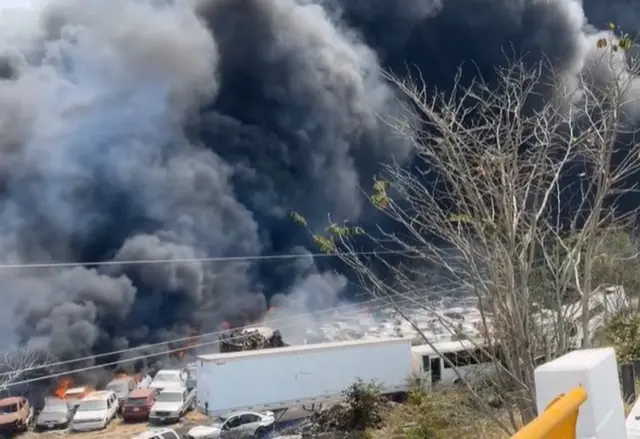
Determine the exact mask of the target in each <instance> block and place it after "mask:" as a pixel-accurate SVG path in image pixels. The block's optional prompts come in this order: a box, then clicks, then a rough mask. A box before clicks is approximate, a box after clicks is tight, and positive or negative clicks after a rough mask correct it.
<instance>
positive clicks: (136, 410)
mask: <svg viewBox="0 0 640 439" xmlns="http://www.w3.org/2000/svg"><path fill="white" fill-rule="evenodd" d="M158 393H159V392H158V389H149V388H147V389H138V390H134V391H133V392H131V393H130V394H129V397H128V398H127V400H126V401H125V403H124V406H123V407H122V418H123V419H124V420H125V422H140V421H146V420H148V419H149V412H151V407H152V406H153V404H155V402H156V398H157V397H158Z"/></svg>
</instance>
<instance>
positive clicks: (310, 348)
mask: <svg viewBox="0 0 640 439" xmlns="http://www.w3.org/2000/svg"><path fill="white" fill-rule="evenodd" d="M413 370H414V369H413V355H412V351H411V340H409V339H402V338H389V339H374V340H356V341H345V342H336V343H319V344H312V345H304V346H290V347H283V348H274V349H260V350H254V351H244V352H233V353H226V354H211V355H200V356H199V357H198V379H197V380H198V407H199V408H201V409H206V410H207V411H208V412H209V413H211V414H214V415H222V414H226V413H229V412H231V411H236V410H266V409H269V410H278V409H284V408H287V407H290V406H300V405H303V404H309V403H311V402H321V401H322V400H327V399H335V398H338V397H340V396H341V393H342V391H344V390H346V389H347V388H348V387H349V386H350V385H352V384H353V383H354V382H355V381H356V379H358V378H360V379H362V380H364V381H371V380H375V381H377V382H378V383H380V384H381V385H382V386H383V388H384V392H385V393H394V392H400V391H405V390H406V387H407V378H409V377H410V375H411V374H412V372H413Z"/></svg>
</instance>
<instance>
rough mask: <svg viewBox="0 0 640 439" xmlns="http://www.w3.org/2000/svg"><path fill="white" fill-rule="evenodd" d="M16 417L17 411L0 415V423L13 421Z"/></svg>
mask: <svg viewBox="0 0 640 439" xmlns="http://www.w3.org/2000/svg"><path fill="white" fill-rule="evenodd" d="M16 419H18V412H16V413H7V414H4V415H0V425H2V424H8V423H10V422H13V421H15V420H16Z"/></svg>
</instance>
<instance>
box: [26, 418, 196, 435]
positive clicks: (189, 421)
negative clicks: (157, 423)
mask: <svg viewBox="0 0 640 439" xmlns="http://www.w3.org/2000/svg"><path fill="white" fill-rule="evenodd" d="M206 421H207V417H206V416H204V415H203V414H201V413H197V412H190V413H188V414H187V416H185V418H184V419H183V420H182V421H181V422H180V423H179V424H176V425H174V426H172V427H174V428H180V427H183V428H184V427H186V428H189V427H190V426H194V425H202V424H205V423H206ZM148 428H149V425H148V424H147V423H138V424H128V423H124V422H123V421H122V419H119V418H118V419H115V420H114V421H113V422H111V423H110V424H109V426H108V427H107V428H105V429H104V430H101V431H91V432H86V433H70V432H68V431H66V430H65V431H51V432H43V433H35V432H28V433H24V434H22V435H20V436H18V438H19V439H36V438H39V439H46V438H51V439H53V438H57V437H69V438H73V439H98V438H100V439H129V438H131V437H133V436H135V435H136V434H138V433H141V432H143V431H145V430H146V429H148Z"/></svg>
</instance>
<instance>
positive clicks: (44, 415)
mask: <svg viewBox="0 0 640 439" xmlns="http://www.w3.org/2000/svg"><path fill="white" fill-rule="evenodd" d="M62 421H65V422H66V421H67V414H66V413H62V412H40V414H39V415H38V417H37V418H36V422H62Z"/></svg>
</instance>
